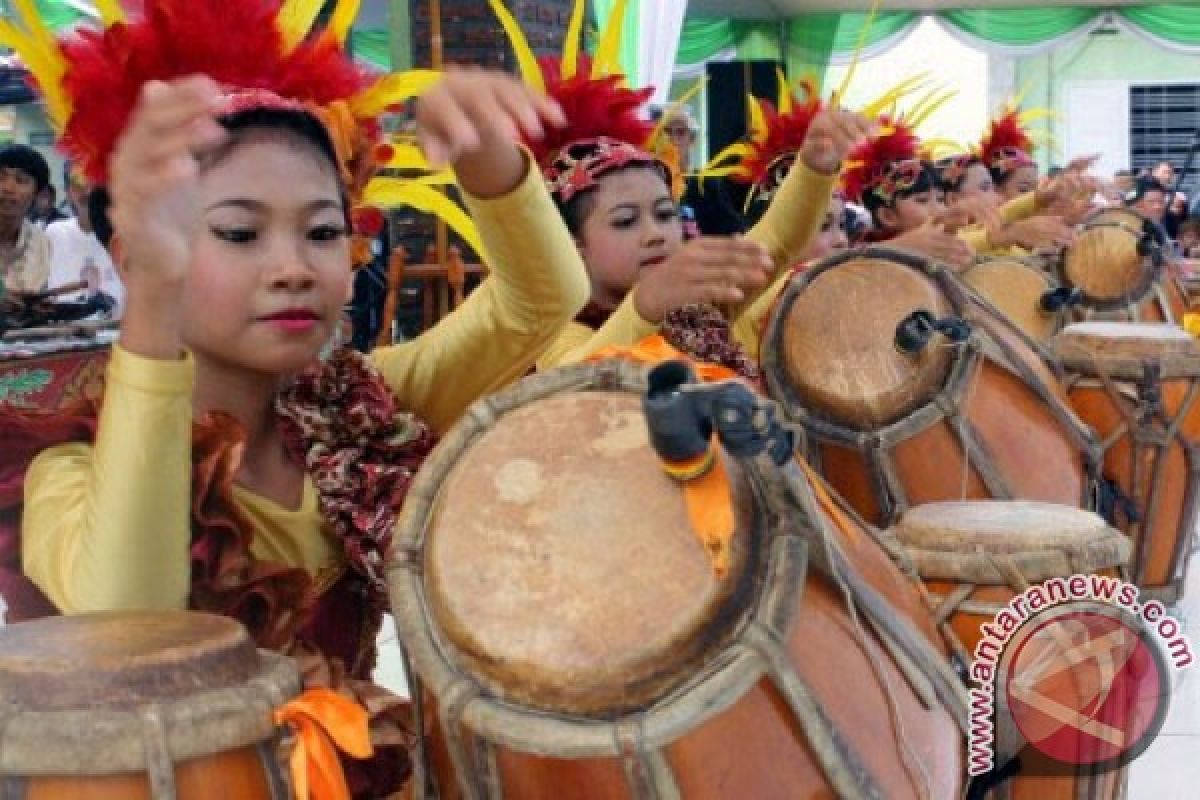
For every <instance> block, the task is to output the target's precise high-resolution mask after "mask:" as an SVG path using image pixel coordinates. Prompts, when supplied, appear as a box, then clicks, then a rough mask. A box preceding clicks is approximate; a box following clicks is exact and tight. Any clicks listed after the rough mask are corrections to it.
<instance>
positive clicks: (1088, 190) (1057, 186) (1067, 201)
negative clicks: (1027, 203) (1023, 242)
mask: <svg viewBox="0 0 1200 800" xmlns="http://www.w3.org/2000/svg"><path fill="white" fill-rule="evenodd" d="M1072 163H1073V162H1072ZM1099 190H1100V182H1099V181H1097V180H1096V179H1095V178H1093V177H1092V176H1090V175H1086V174H1084V173H1083V172H1079V171H1075V170H1070V169H1067V170H1063V172H1062V173H1060V174H1059V175H1058V177H1055V178H1051V179H1050V180H1048V181H1046V183H1045V184H1044V185H1043V186H1041V187H1040V188H1039V189H1037V191H1036V193H1035V195H1034V197H1035V198H1036V199H1037V206H1038V208H1042V209H1048V208H1058V209H1060V210H1062V209H1065V208H1075V207H1077V206H1078V204H1079V202H1080V201H1081V200H1087V201H1089V202H1090V200H1091V198H1092V196H1093V195H1094V194H1096V192H1098V191H1099Z"/></svg>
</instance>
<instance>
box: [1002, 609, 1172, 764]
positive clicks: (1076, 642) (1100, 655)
mask: <svg viewBox="0 0 1200 800" xmlns="http://www.w3.org/2000/svg"><path fill="white" fill-rule="evenodd" d="M1026 628H1027V630H1022V631H1020V632H1019V633H1018V635H1017V639H1016V640H1014V641H1013V642H1012V644H1010V647H1009V650H1008V652H1006V653H1005V657H1004V661H1005V662H1006V668H1005V669H1004V670H1003V673H1002V674H1003V686H1004V692H1005V700H1006V704H1007V709H1008V714H1009V716H1010V717H1011V719H1012V721H1013V722H1014V724H1015V725H1016V727H1017V729H1018V730H1019V731H1020V733H1021V736H1022V737H1024V739H1025V740H1026V742H1028V744H1029V745H1030V746H1031V747H1033V748H1034V749H1036V750H1037V751H1038V752H1040V753H1042V754H1043V755H1045V756H1047V757H1048V758H1050V759H1052V760H1054V761H1057V762H1058V763H1060V764H1067V765H1071V766H1077V765H1088V766H1095V767H1104V766H1118V765H1120V764H1124V763H1128V762H1129V761H1130V760H1132V759H1133V758H1135V757H1137V756H1138V755H1140V754H1141V752H1142V751H1143V750H1145V748H1146V747H1147V746H1148V745H1149V744H1150V742H1151V741H1152V740H1153V739H1154V737H1155V735H1156V734H1157V733H1158V731H1159V730H1160V729H1161V727H1162V724H1163V721H1164V720H1165V719H1166V712H1167V706H1168V703H1169V700H1170V673H1169V668H1168V667H1167V665H1166V662H1165V660H1164V658H1163V656H1162V653H1161V652H1160V651H1159V649H1158V647H1157V645H1156V644H1155V643H1154V642H1153V641H1151V640H1150V637H1149V634H1148V633H1147V632H1146V631H1145V629H1144V628H1143V626H1142V625H1141V624H1140V622H1139V620H1137V619H1136V618H1134V617H1131V616H1130V615H1128V614H1127V613H1125V612H1123V611H1121V610H1120V609H1118V608H1116V607H1111V606H1101V605H1096V604H1092V603H1086V604H1080V603H1076V604H1071V605H1068V606H1062V607H1059V608H1056V609H1054V610H1052V611H1050V612H1048V613H1046V614H1044V615H1041V616H1039V617H1038V618H1036V619H1034V620H1031V621H1030V623H1029V624H1028V625H1027V626H1026Z"/></svg>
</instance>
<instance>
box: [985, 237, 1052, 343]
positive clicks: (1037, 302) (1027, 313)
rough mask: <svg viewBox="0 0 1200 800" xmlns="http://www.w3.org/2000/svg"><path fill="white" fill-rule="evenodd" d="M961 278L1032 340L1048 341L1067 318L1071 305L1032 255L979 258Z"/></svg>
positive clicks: (1047, 272) (1048, 273)
mask: <svg viewBox="0 0 1200 800" xmlns="http://www.w3.org/2000/svg"><path fill="white" fill-rule="evenodd" d="M962 280H963V283H965V284H967V285H968V286H970V287H971V288H972V289H974V290H975V291H976V292H978V293H979V294H980V295H982V296H983V297H984V299H986V300H987V301H988V302H989V303H991V304H992V306H994V307H995V309H996V310H997V311H999V312H1000V313H1001V314H1003V315H1004V316H1006V317H1008V318H1009V319H1010V320H1011V321H1012V322H1013V323H1014V324H1016V326H1017V327H1018V328H1020V329H1021V332H1022V333H1024V334H1025V335H1026V336H1028V337H1029V338H1030V339H1032V340H1034V341H1035V342H1042V343H1045V342H1048V341H1049V340H1050V339H1051V338H1052V337H1053V336H1054V334H1056V333H1058V332H1059V331H1060V330H1062V328H1063V326H1064V325H1065V324H1066V323H1067V322H1068V315H1069V313H1070V308H1069V307H1068V305H1067V304H1066V298H1063V297H1061V296H1060V295H1061V290H1060V287H1059V285H1058V282H1057V281H1056V280H1055V279H1054V278H1053V277H1051V275H1050V272H1049V271H1048V270H1047V269H1046V268H1045V266H1044V265H1042V264H1041V263H1039V262H1038V261H1036V260H1034V259H1021V258H1015V257H998V258H985V259H981V260H979V261H978V262H976V263H975V264H972V265H971V266H970V267H968V268H967V269H966V270H965V271H964V272H963V273H962Z"/></svg>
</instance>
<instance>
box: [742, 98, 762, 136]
mask: <svg viewBox="0 0 1200 800" xmlns="http://www.w3.org/2000/svg"><path fill="white" fill-rule="evenodd" d="M746 109H747V111H748V112H749V116H750V119H749V124H748V126H747V127H748V128H749V130H750V138H752V139H754V140H755V141H760V140H761V139H762V138H763V137H765V136H767V115H766V112H764V111H763V107H762V103H760V102H758V98H757V97H754V96H753V95H747V96H746Z"/></svg>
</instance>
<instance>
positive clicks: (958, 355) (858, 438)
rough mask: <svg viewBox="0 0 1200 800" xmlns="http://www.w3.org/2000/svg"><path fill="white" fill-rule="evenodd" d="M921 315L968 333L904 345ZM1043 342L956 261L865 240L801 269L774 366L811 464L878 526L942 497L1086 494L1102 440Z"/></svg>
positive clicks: (774, 390)
mask: <svg viewBox="0 0 1200 800" xmlns="http://www.w3.org/2000/svg"><path fill="white" fill-rule="evenodd" d="M920 315H924V317H922V318H923V319H926V320H929V319H932V320H935V323H934V324H936V325H942V326H945V325H953V326H957V327H958V328H959V330H960V331H961V330H969V337H968V338H967V339H966V340H965V341H961V342H953V341H951V340H950V339H948V338H947V337H945V336H942V335H941V334H938V333H935V334H933V335H932V337H931V338H930V339H929V341H928V342H927V343H926V345H925V346H924V347H923V348H920V349H918V350H916V351H911V352H903V351H902V350H901V349H900V348H899V346H898V344H897V342H898V340H899V332H900V331H902V330H908V329H909V328H910V327H911V324H912V321H913V320H914V319H915V318H918V317H920ZM1037 347H1038V346H1037V345H1036V344H1035V343H1033V342H1031V341H1030V340H1029V339H1028V338H1027V337H1025V336H1024V335H1023V334H1022V333H1021V332H1020V331H1019V330H1018V329H1017V328H1016V326H1015V325H1014V324H1013V323H1012V322H1010V321H1009V320H1007V319H1005V318H1004V317H1003V316H1001V315H999V314H997V313H995V311H994V310H993V309H991V307H990V305H989V304H986V303H982V302H980V299H979V296H978V295H977V294H975V293H974V292H972V291H970V290H969V289H968V288H967V287H965V286H964V285H963V284H962V283H961V282H960V281H959V280H958V278H957V277H956V276H954V275H953V274H951V273H950V272H949V271H948V270H946V269H944V268H942V267H941V266H939V265H936V264H932V263H930V262H927V261H925V260H923V259H921V258H919V257H916V256H913V255H909V254H907V253H902V252H899V251H894V250H886V249H882V248H867V249H865V250H860V251H855V252H852V253H847V254H844V255H840V256H835V257H834V258H831V259H829V260H827V261H825V262H823V263H822V264H821V265H818V266H816V267H814V268H813V269H811V270H808V271H807V272H804V273H802V274H799V275H797V276H796V277H795V278H793V280H792V282H791V284H789V286H788V287H787V288H786V289H785V290H784V291H783V293H782V294H781V295H780V298H779V302H778V303H777V304H776V307H775V310H774V312H773V313H772V315H771V317H770V319H769V321H768V324H767V329H766V333H765V336H764V339H763V348H762V352H763V356H762V358H763V373H764V375H765V377H766V383H767V387H768V391H769V393H770V394H771V396H772V397H774V398H775V399H776V400H777V401H778V402H779V403H780V404H781V405H782V406H784V408H785V410H786V412H787V414H788V415H789V416H790V417H791V418H792V419H793V420H794V421H796V422H797V423H799V424H801V425H802V426H803V427H804V430H805V433H806V435H807V443H806V455H807V457H808V460H809V462H810V463H812V464H813V465H814V466H815V467H817V468H818V469H819V471H820V472H821V473H822V474H823V475H824V476H825V478H826V479H827V480H828V481H829V482H830V483H831V484H832V485H833V486H834V488H835V489H837V490H838V492H839V493H841V495H842V496H843V497H845V498H846V499H847V500H848V501H849V502H850V503H851V505H853V506H854V507H855V508H856V509H857V510H858V511H859V512H860V513H861V514H862V515H863V516H864V517H866V518H867V519H868V520H869V521H871V522H873V523H875V524H877V525H881V526H886V525H890V524H892V523H893V522H895V520H896V519H897V518H898V517H899V515H900V514H902V513H903V512H904V511H905V510H907V509H908V508H909V507H911V506H914V505H919V504H921V503H931V502H936V501H940V500H960V499H969V498H979V499H986V498H995V499H1004V500H1009V499H1029V500H1040V501H1043V502H1051V503H1062V504H1066V505H1081V504H1086V503H1088V502H1090V496H1089V495H1090V492H1089V489H1090V477H1091V474H1090V470H1091V469H1092V468H1093V466H1094V464H1095V463H1096V461H1097V455H1096V447H1095V443H1094V441H1093V440H1092V437H1091V433H1090V432H1089V431H1088V430H1087V428H1086V426H1084V425H1083V424H1082V423H1081V422H1080V421H1079V419H1078V418H1077V417H1076V416H1075V414H1074V413H1073V412H1072V411H1071V409H1070V407H1069V406H1068V404H1067V401H1066V396H1065V394H1064V393H1063V392H1062V389H1061V387H1060V385H1059V381H1058V379H1057V377H1056V376H1055V374H1054V373H1053V372H1052V371H1051V369H1050V367H1049V366H1048V354H1045V353H1040V352H1039V351H1038V349H1037Z"/></svg>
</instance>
